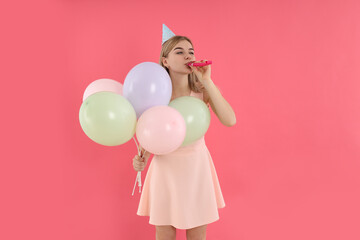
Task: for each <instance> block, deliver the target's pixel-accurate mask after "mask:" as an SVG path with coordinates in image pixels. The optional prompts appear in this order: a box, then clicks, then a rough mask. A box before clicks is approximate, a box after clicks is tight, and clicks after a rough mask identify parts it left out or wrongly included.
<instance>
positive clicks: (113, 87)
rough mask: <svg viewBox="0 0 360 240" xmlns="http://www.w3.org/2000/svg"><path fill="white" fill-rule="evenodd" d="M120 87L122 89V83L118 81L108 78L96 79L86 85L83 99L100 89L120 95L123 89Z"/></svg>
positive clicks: (100, 90)
mask: <svg viewBox="0 0 360 240" xmlns="http://www.w3.org/2000/svg"><path fill="white" fill-rule="evenodd" d="M122 89H123V85H122V84H121V83H119V82H118V81H115V80H112V79H108V78H102V79H98V80H95V81H93V82H92V83H90V84H89V85H88V86H87V87H86V89H85V91H84V95H83V101H85V99H86V98H87V97H89V96H90V95H91V94H94V93H97V92H102V91H109V92H114V93H117V94H120V95H122V91H123V90H122Z"/></svg>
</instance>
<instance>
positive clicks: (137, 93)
mask: <svg viewBox="0 0 360 240" xmlns="http://www.w3.org/2000/svg"><path fill="white" fill-rule="evenodd" d="M171 95H172V83H171V79H170V76H169V74H168V73H167V71H166V70H165V69H164V68H163V67H162V66H160V65H159V64H157V63H154V62H143V63H140V64H138V65H136V66H135V67H133V68H132V69H131V70H130V71H129V73H128V74H127V76H126V78H125V80H124V87H123V96H124V97H125V98H126V99H128V100H129V102H130V103H131V104H132V105H133V107H134V109H135V112H136V117H137V118H139V117H140V115H141V114H142V113H143V112H144V111H145V110H147V109H149V108H151V107H154V106H158V105H164V106H167V105H168V104H169V102H170V99H171Z"/></svg>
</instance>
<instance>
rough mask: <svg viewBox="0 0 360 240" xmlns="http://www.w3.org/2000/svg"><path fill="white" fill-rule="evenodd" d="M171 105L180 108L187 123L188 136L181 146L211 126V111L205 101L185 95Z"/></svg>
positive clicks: (196, 138) (201, 134)
mask: <svg viewBox="0 0 360 240" xmlns="http://www.w3.org/2000/svg"><path fill="white" fill-rule="evenodd" d="M169 106H170V107H173V108H175V109H176V110H178V111H179V112H180V113H181V115H182V116H183V118H184V120H185V123H186V136H185V139H184V142H183V143H182V145H181V146H186V145H188V144H190V143H192V142H195V141H196V140H198V139H200V138H201V137H202V136H204V135H205V133H206V132H207V130H208V128H209V126H210V111H209V108H208V107H207V106H206V104H205V103H204V101H202V100H200V99H198V98H196V97H192V96H184V97H179V98H176V99H174V100H172V101H171V102H170V103H169Z"/></svg>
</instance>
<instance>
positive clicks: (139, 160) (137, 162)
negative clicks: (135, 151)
mask: <svg viewBox="0 0 360 240" xmlns="http://www.w3.org/2000/svg"><path fill="white" fill-rule="evenodd" d="M146 163H147V160H145V157H144V156H143V157H140V156H139V155H135V157H134V158H133V166H134V170H135V171H137V172H138V171H143V170H144V168H145V166H146Z"/></svg>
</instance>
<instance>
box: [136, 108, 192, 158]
mask: <svg viewBox="0 0 360 240" xmlns="http://www.w3.org/2000/svg"><path fill="white" fill-rule="evenodd" d="M185 134H186V124H185V121H184V119H183V117H182V116H181V114H180V113H179V112H178V111H177V110H176V109H174V108H171V107H169V106H155V107H152V108H149V109H148V110H146V111H145V112H144V113H143V114H142V115H141V116H140V118H139V120H138V123H137V126H136V137H137V139H138V141H139V143H140V145H141V146H142V147H143V148H144V149H145V150H146V151H148V152H151V153H153V154H157V155H163V154H168V153H170V152H173V151H175V150H176V149H177V148H179V147H180V145H181V143H182V142H183V141H184V138H185Z"/></svg>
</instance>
